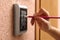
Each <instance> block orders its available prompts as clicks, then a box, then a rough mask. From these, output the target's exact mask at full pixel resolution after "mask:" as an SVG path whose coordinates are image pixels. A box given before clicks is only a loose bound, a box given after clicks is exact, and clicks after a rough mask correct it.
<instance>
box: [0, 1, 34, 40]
mask: <svg viewBox="0 0 60 40" xmlns="http://www.w3.org/2000/svg"><path fill="white" fill-rule="evenodd" d="M15 3H17V4H21V5H26V6H27V7H28V15H33V13H34V12H35V0H0V40H34V35H35V34H34V26H32V25H31V24H30V20H31V19H28V31H27V32H26V33H24V34H23V35H21V36H14V35H13V4H15Z"/></svg>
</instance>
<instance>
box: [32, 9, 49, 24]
mask: <svg viewBox="0 0 60 40" xmlns="http://www.w3.org/2000/svg"><path fill="white" fill-rule="evenodd" d="M37 16H47V17H48V16H49V12H48V11H47V10H45V9H44V8H41V9H40V10H39V12H38V13H35V14H34V18H32V20H31V24H32V25H33V24H34V22H35V18H36V17H37ZM47 20H49V19H43V18H40V17H38V18H37V20H36V21H39V22H41V21H42V22H46V21H47Z"/></svg>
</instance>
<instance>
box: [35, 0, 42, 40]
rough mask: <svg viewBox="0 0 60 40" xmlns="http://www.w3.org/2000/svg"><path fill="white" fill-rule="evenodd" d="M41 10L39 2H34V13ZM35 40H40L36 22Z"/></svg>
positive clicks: (36, 0)
mask: <svg viewBox="0 0 60 40" xmlns="http://www.w3.org/2000/svg"><path fill="white" fill-rule="evenodd" d="M40 8H41V0H35V13H36V12H38V11H39V9H40ZM35 40H40V30H39V26H38V24H37V22H35Z"/></svg>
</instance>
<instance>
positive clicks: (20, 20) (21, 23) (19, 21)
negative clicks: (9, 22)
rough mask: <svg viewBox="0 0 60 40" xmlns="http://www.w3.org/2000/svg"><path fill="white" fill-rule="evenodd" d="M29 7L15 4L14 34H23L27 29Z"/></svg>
mask: <svg viewBox="0 0 60 40" xmlns="http://www.w3.org/2000/svg"><path fill="white" fill-rule="evenodd" d="M25 16H27V7H26V6H24V5H18V4H14V34H15V35H21V34H23V33H24V32H26V31H27V18H26V17H25Z"/></svg>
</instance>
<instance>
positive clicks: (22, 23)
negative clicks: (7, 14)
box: [20, 8, 27, 31]
mask: <svg viewBox="0 0 60 40" xmlns="http://www.w3.org/2000/svg"><path fill="white" fill-rule="evenodd" d="M25 16H27V9H23V8H20V31H24V30H27V18H26V17H25Z"/></svg>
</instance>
